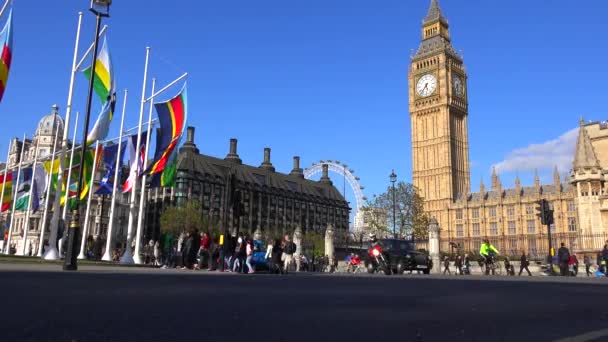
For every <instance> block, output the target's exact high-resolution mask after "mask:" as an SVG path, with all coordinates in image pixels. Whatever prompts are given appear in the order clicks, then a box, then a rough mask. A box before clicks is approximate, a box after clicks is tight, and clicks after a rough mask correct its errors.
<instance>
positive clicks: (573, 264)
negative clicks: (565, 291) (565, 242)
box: [568, 253, 578, 277]
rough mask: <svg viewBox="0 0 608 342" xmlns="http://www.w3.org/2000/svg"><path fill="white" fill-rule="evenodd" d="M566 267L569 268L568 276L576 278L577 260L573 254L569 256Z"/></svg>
mask: <svg viewBox="0 0 608 342" xmlns="http://www.w3.org/2000/svg"><path fill="white" fill-rule="evenodd" d="M568 266H569V267H570V274H571V275H572V276H573V277H576V276H577V275H578V258H577V257H576V254H574V253H573V254H571V255H570V260H569V261H568Z"/></svg>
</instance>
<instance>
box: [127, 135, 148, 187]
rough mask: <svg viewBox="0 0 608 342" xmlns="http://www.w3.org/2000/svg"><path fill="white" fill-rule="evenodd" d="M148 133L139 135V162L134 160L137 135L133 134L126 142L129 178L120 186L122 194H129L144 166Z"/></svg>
mask: <svg viewBox="0 0 608 342" xmlns="http://www.w3.org/2000/svg"><path fill="white" fill-rule="evenodd" d="M147 134H148V132H142V133H141V143H140V146H139V160H135V148H136V146H137V134H134V135H132V136H130V137H129V140H128V141H127V146H128V147H129V163H130V165H131V166H130V170H129V178H127V181H126V182H125V184H123V186H122V191H123V192H131V190H132V189H133V184H135V180H136V179H137V177H139V176H140V175H141V173H142V169H143V166H144V160H145V158H146V137H147Z"/></svg>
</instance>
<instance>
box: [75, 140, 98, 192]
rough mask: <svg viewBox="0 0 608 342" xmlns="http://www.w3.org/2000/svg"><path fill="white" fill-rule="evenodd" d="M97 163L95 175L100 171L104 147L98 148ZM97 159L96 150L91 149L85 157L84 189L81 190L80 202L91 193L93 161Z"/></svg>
mask: <svg viewBox="0 0 608 342" xmlns="http://www.w3.org/2000/svg"><path fill="white" fill-rule="evenodd" d="M97 149H98V150H97V162H95V173H96V172H97V170H98V169H99V162H100V160H101V156H102V154H103V146H102V145H99V146H98V147H97ZM94 159H95V149H89V150H87V152H86V153H85V155H84V163H83V164H84V166H83V167H84V170H83V174H82V180H83V182H82V187H81V188H80V200H81V201H82V200H84V199H85V198H86V197H87V194H88V193H89V189H90V188H91V186H92V182H93V173H94V172H93V160H94Z"/></svg>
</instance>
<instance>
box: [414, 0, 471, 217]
mask: <svg viewBox="0 0 608 342" xmlns="http://www.w3.org/2000/svg"><path fill="white" fill-rule="evenodd" d="M408 79H409V108H410V119H411V127H412V149H413V151H412V158H413V162H412V165H413V177H412V178H413V183H414V186H416V187H417V188H418V189H420V191H421V195H422V196H423V197H424V198H425V210H426V211H427V213H428V214H429V215H430V216H432V217H435V218H436V219H437V221H438V222H439V225H440V226H445V224H446V223H447V222H448V215H447V208H448V206H449V205H450V204H451V203H453V201H454V200H455V199H456V198H458V197H460V196H463V195H466V194H468V193H469V192H470V171H469V140H468V124H467V116H468V101H467V73H466V68H465V66H464V64H463V59H462V56H461V55H459V54H458V53H457V52H456V51H455V50H454V48H453V47H452V44H451V38H450V32H449V25H448V21H447V19H446V18H445V17H444V16H443V14H442V12H441V9H440V7H439V3H438V1H437V0H432V1H431V6H430V8H429V11H428V14H427V16H426V17H425V18H424V20H423V22H422V42H421V43H420V46H419V48H418V51H417V52H416V54H415V55H413V56H412V59H411V64H410V68H409V75H408Z"/></svg>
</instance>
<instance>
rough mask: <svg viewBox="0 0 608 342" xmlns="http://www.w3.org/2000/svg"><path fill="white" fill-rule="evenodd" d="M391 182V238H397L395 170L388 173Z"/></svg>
mask: <svg viewBox="0 0 608 342" xmlns="http://www.w3.org/2000/svg"><path fill="white" fill-rule="evenodd" d="M389 177H390V179H391V183H392V184H393V238H395V239H396V238H397V216H396V210H395V209H396V205H397V203H396V201H395V182H396V181H397V175H396V174H395V170H394V169H393V172H391V174H390V176H389Z"/></svg>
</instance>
